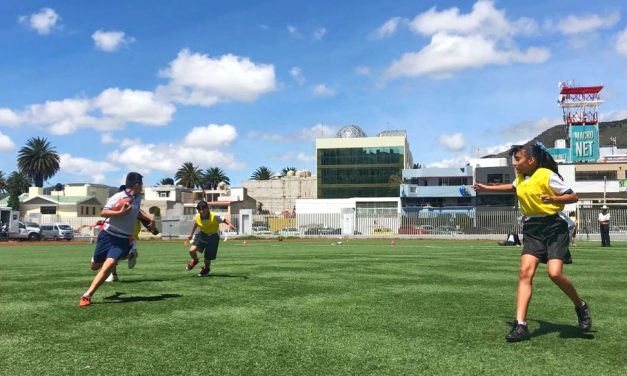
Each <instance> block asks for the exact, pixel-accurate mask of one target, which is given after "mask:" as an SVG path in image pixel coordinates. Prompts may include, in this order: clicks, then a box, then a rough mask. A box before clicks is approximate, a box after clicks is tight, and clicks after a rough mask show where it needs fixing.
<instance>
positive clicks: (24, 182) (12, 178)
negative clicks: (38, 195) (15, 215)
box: [7, 171, 31, 210]
mask: <svg viewBox="0 0 627 376" xmlns="http://www.w3.org/2000/svg"><path fill="white" fill-rule="evenodd" d="M30 186H31V180H30V179H29V178H28V176H26V175H25V174H24V173H21V172H18V171H13V172H12V173H11V175H9V178H8V179H7V191H8V192H9V201H8V203H7V205H8V206H10V207H11V208H13V210H19V207H20V199H19V197H20V195H21V194H22V193H24V192H28V187H30Z"/></svg>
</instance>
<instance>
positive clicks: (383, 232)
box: [370, 227, 396, 236]
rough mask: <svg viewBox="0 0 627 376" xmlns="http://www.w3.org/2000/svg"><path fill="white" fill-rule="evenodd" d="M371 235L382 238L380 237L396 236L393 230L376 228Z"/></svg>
mask: <svg viewBox="0 0 627 376" xmlns="http://www.w3.org/2000/svg"><path fill="white" fill-rule="evenodd" d="M370 235H375V236H380V235H396V232H394V231H393V230H392V229H391V228H387V227H376V228H374V229H372V231H370Z"/></svg>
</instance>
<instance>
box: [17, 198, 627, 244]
mask: <svg viewBox="0 0 627 376" xmlns="http://www.w3.org/2000/svg"><path fill="white" fill-rule="evenodd" d="M600 212H601V205H600V204H597V205H589V204H582V205H579V206H578V207H577V208H576V211H575V213H576V219H577V234H578V235H577V236H578V238H579V239H581V240H598V239H600V230H599V224H598V221H597V219H598V215H599V213H600ZM609 213H610V215H611V220H610V236H611V237H612V238H613V239H615V240H627V205H610V206H609ZM520 218H521V213H520V212H519V210H518V209H517V208H508V207H501V208H477V209H469V210H465V211H456V212H450V213H447V212H446V211H444V210H442V211H438V212H433V213H424V212H417V213H397V212H396V211H394V210H392V211H382V212H379V213H372V212H368V211H363V212H360V211H349V212H347V213H308V214H298V213H296V214H295V215H294V216H287V217H286V216H275V215H253V217H252V226H250V227H249V228H248V229H244V228H241V226H240V223H239V221H240V217H239V215H231V217H230V218H229V219H230V221H231V222H232V223H233V224H234V225H235V226H236V228H237V230H234V231H233V230H230V231H229V230H228V229H227V226H226V225H221V231H222V232H224V235H227V236H239V237H243V236H256V237H278V236H283V237H302V238H308V237H339V236H342V237H345V236H348V237H357V238H359V237H401V238H402V237H410V238H411V237H423V238H451V237H454V238H470V239H473V238H479V239H502V238H503V236H505V235H507V234H508V233H511V232H517V233H521V232H522V226H521V221H520ZM102 219H103V218H100V217H78V218H77V217H70V218H60V217H59V216H55V215H52V216H47V215H42V216H40V217H37V218H26V221H31V222H35V223H52V222H62V223H66V224H68V225H70V227H72V228H73V229H74V231H75V234H76V236H77V237H78V238H89V237H93V236H95V235H96V234H97V232H96V231H95V230H94V229H93V225H94V224H96V222H97V221H99V220H102ZM193 224H194V216H178V217H171V218H160V219H158V220H157V226H158V228H159V229H160V230H161V235H160V237H161V238H162V239H178V238H186V237H187V236H188V235H189V234H190V232H191V229H192V227H193ZM226 231H228V232H226ZM142 236H143V237H150V235H149V233H148V232H145V231H144V232H142Z"/></svg>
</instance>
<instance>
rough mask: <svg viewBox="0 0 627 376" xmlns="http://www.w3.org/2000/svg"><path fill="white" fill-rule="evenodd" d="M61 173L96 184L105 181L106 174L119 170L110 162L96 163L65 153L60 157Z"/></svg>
mask: <svg viewBox="0 0 627 376" xmlns="http://www.w3.org/2000/svg"><path fill="white" fill-rule="evenodd" d="M60 157H61V161H60V163H59V167H60V168H59V171H60V172H62V173H64V174H69V175H74V176H78V177H80V178H81V179H82V180H85V181H90V182H94V183H102V182H104V181H105V173H107V172H111V171H118V170H119V168H118V167H117V166H116V165H114V164H112V163H109V162H103V161H94V160H91V159H87V158H81V157H73V156H71V155H70V154H67V153H64V154H61V155H60Z"/></svg>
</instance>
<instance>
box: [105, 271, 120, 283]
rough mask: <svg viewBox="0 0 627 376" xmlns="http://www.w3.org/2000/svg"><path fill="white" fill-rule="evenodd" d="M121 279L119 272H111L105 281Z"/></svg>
mask: <svg viewBox="0 0 627 376" xmlns="http://www.w3.org/2000/svg"><path fill="white" fill-rule="evenodd" d="M119 280H120V279H119V278H118V275H117V274H113V273H111V274H109V276H108V277H107V279H105V282H117V281H119Z"/></svg>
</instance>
